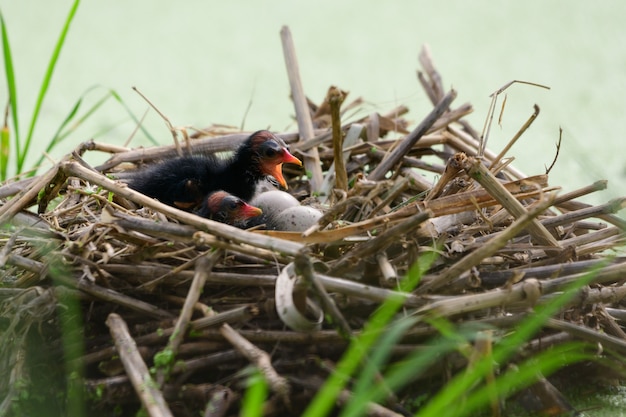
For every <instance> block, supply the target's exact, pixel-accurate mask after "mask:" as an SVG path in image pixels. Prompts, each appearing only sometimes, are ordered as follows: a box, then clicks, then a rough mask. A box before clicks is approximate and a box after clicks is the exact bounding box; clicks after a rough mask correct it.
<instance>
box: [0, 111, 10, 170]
mask: <svg viewBox="0 0 626 417" xmlns="http://www.w3.org/2000/svg"><path fill="white" fill-rule="evenodd" d="M7 110H8V109H7ZM6 116H7V115H6V113H5V118H4V126H2V130H1V131H0V181H4V180H6V179H7V167H8V166H9V152H10V151H11V132H10V131H9V126H8V120H7V117H6Z"/></svg>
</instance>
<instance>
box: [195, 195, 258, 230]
mask: <svg viewBox="0 0 626 417" xmlns="http://www.w3.org/2000/svg"><path fill="white" fill-rule="evenodd" d="M195 213H196V214H197V215H199V216H202V217H205V218H207V219H211V220H215V221H218V222H221V223H226V224H230V225H231V226H237V227H242V228H243V227H246V225H247V223H248V221H249V220H250V219H252V218H254V217H257V216H259V215H261V214H262V213H263V212H262V211H261V209H259V208H257V207H254V206H251V205H250V204H248V203H246V202H245V201H243V200H242V199H240V198H239V197H235V196H234V195H232V194H229V193H227V192H226V191H222V190H219V191H214V192H212V193H211V194H209V195H208V196H207V198H205V199H204V200H203V202H202V205H201V206H200V208H199V209H198V210H197V211H196V212H195Z"/></svg>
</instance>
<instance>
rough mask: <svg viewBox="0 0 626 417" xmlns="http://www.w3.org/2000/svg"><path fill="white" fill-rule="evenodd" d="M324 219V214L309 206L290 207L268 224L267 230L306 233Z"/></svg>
mask: <svg viewBox="0 0 626 417" xmlns="http://www.w3.org/2000/svg"><path fill="white" fill-rule="evenodd" d="M320 217H322V213H321V212H320V211H319V210H317V209H314V208H313V207H309V206H297V207H290V208H288V209H287V210H284V211H283V212H282V213H280V214H279V215H277V216H274V217H273V218H272V221H271V222H268V225H267V228H268V229H273V230H283V231H289V232H304V231H305V230H306V229H308V228H309V227H311V226H313V225H314V224H315V223H317V221H318V220H319V219H320Z"/></svg>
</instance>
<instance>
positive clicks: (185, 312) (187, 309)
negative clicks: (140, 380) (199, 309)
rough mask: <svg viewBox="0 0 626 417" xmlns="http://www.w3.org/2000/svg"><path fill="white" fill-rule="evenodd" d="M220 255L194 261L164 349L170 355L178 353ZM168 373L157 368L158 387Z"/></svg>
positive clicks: (217, 252)
mask: <svg viewBox="0 0 626 417" xmlns="http://www.w3.org/2000/svg"><path fill="white" fill-rule="evenodd" d="M222 255H223V253H222V251H221V250H218V251H216V252H213V253H212V254H210V255H208V256H203V257H201V258H199V259H197V260H196V262H195V264H196V267H195V273H194V277H193V281H192V282H191V285H190V287H189V291H188V293H187V297H186V298H185V304H184V305H183V308H182V309H181V310H180V315H179V316H178V320H176V325H175V326H174V333H173V334H172V337H170V339H169V342H168V344H167V346H166V347H165V349H164V350H165V351H168V352H171V355H172V357H176V355H177V354H178V348H179V347H180V345H181V344H182V342H183V338H184V337H185V335H186V333H187V328H188V326H189V322H190V321H191V315H192V313H193V310H194V307H195V305H196V303H197V302H198V300H199V299H200V294H201V293H202V289H203V288H204V283H205V282H206V278H207V275H208V274H209V273H210V271H211V269H212V268H213V265H214V264H215V262H217V260H218V258H219V257H221V256H222ZM168 373H169V369H164V368H162V367H161V368H159V369H158V370H157V376H156V378H157V383H158V384H159V386H160V387H162V386H163V384H164V382H165V380H166V379H167V377H168Z"/></svg>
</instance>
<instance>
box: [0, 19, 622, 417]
mask: <svg viewBox="0 0 626 417" xmlns="http://www.w3.org/2000/svg"><path fill="white" fill-rule="evenodd" d="M283 35H284V38H283V40H284V47H285V50H286V58H287V64H288V68H289V69H290V71H289V74H290V81H291V87H292V92H293V100H294V103H295V104H296V114H297V120H298V132H299V133H289V132H287V133H282V134H279V136H281V137H282V138H283V139H284V140H285V141H286V142H287V143H288V144H289V145H290V149H291V151H292V152H293V153H294V154H297V155H299V156H301V157H302V159H303V160H304V163H305V167H306V172H307V175H305V174H304V172H303V171H302V170H299V169H296V168H289V167H286V170H285V177H286V178H288V179H289V184H290V189H289V191H290V192H291V193H292V194H293V195H294V196H296V197H297V198H298V199H300V200H303V201H305V202H306V203H308V204H316V205H317V206H318V207H323V208H324V211H325V212H326V214H325V216H324V217H323V218H322V219H321V220H320V222H319V224H318V225H316V226H314V227H312V228H311V229H309V230H307V231H306V232H304V233H296V232H280V231H275V232H274V231H263V230H256V231H246V230H240V229H237V228H233V227H230V226H228V225H224V224H221V223H216V222H213V221H211V220H207V219H203V218H200V217H197V216H195V215H193V214H190V213H186V212H182V211H180V210H177V209H175V208H172V207H169V206H165V205H163V204H160V203H158V202H156V201H153V200H151V199H149V198H147V197H145V196H143V195H141V194H139V193H137V192H135V191H133V190H131V189H129V188H128V187H126V186H125V185H124V184H123V183H121V182H120V181H118V180H116V179H115V178H116V177H115V175H116V173H118V175H122V174H120V173H121V172H124V171H125V170H127V169H132V168H133V166H134V165H137V164H141V163H146V162H150V161H151V160H154V159H159V158H164V157H167V156H170V155H175V154H176V153H177V152H186V151H188V150H191V151H192V152H200V151H203V152H207V151H225V150H231V149H233V148H234V147H235V146H236V145H237V144H239V143H241V141H243V139H244V138H245V137H246V134H245V133H243V132H232V131H231V132H228V131H227V130H225V129H224V128H222V127H212V128H207V129H205V130H202V131H200V132H198V133H196V134H194V135H191V137H189V138H185V140H184V141H181V142H182V143H180V144H179V143H177V144H176V145H172V146H162V147H158V148H152V149H118V148H113V147H110V146H107V145H105V144H100V143H94V142H88V143H85V144H83V145H82V146H81V147H80V148H79V149H77V150H76V152H74V153H73V154H71V155H68V156H67V157H66V158H64V159H63V160H62V161H60V162H59V163H58V164H56V165H55V166H54V167H53V168H52V169H50V170H49V171H48V172H46V173H44V174H41V175H38V176H36V177H34V178H29V179H25V180H22V181H18V182H13V183H7V184H5V185H4V186H2V187H1V188H0V198H1V199H2V200H1V201H2V205H1V206H0V223H2V224H9V225H10V226H9V227H5V228H3V229H2V231H1V232H0V233H1V235H0V239H1V241H2V248H1V250H0V265H1V266H2V269H1V270H0V271H1V272H0V274H1V275H2V283H1V288H0V311H1V312H2V314H1V316H2V330H1V332H0V339H1V343H0V349H1V354H0V358H1V359H0V375H4V376H5V377H4V378H0V392H1V393H2V395H3V399H5V403H6V399H11V398H13V397H14V396H15V395H17V391H16V388H15V387H16V384H17V383H18V382H19V381H22V380H28V379H33V378H35V376H34V375H33V372H37V371H36V370H35V369H33V368H32V367H29V366H28V363H29V359H30V356H29V355H34V353H33V351H35V350H36V348H35V347H33V346H32V345H29V343H33V342H32V341H33V340H41V342H39V343H45V345H46V350H49V352H50V357H55V358H57V360H58V364H55V365H59V366H62V365H63V364H62V362H63V361H62V360H61V358H63V357H64V354H63V352H64V351H66V352H67V351H68V349H70V347H71V346H70V347H68V342H67V340H66V339H64V338H63V337H62V336H61V332H60V330H59V326H60V324H59V322H58V318H57V317H58V316H57V313H56V312H57V311H58V309H60V308H61V309H63V308H65V307H64V302H63V300H68V299H70V298H71V297H76V298H77V299H79V300H80V302H79V306H80V309H79V310H78V313H77V315H78V316H80V320H77V322H82V323H83V325H82V326H81V327H80V329H74V332H77V333H78V334H79V337H78V338H79V339H82V340H83V341H84V343H85V348H84V349H85V350H84V352H82V353H79V357H77V358H74V359H73V362H72V363H73V364H78V363H80V364H83V365H84V367H85V374H84V379H81V380H80V384H81V386H82V387H85V388H86V389H87V391H89V392H90V393H91V394H92V395H93V399H92V400H91V401H92V404H93V405H94V407H95V408H99V409H101V410H112V409H113V408H114V407H115V406H118V407H121V408H122V409H123V410H135V409H136V408H137V407H138V406H139V405H140V402H143V404H144V406H145V407H146V408H147V410H148V412H149V413H150V414H151V415H168V414H167V413H168V409H170V410H173V413H174V414H175V415H199V410H205V411H204V412H205V415H235V414H236V411H235V410H236V409H237V407H238V406H237V404H239V400H240V399H241V395H242V393H243V390H244V385H243V384H242V381H245V379H246V378H247V373H246V371H245V370H246V369H247V368H248V367H249V365H250V364H254V365H257V366H258V368H259V369H260V370H261V372H262V373H263V374H264V375H265V376H266V378H267V380H268V381H269V386H270V391H271V395H270V397H269V400H268V402H267V404H266V413H267V414H268V415H285V414H288V412H287V411H286V409H288V408H289V407H291V410H292V412H291V413H292V414H293V415H298V414H299V411H296V410H301V409H302V408H303V407H304V406H305V405H306V404H307V403H308V402H309V401H310V398H311V396H312V395H313V394H314V392H315V391H316V390H317V389H318V387H319V385H320V384H321V383H322V382H323V381H324V379H325V378H326V377H327V375H328V373H329V369H331V368H332V367H333V364H334V363H336V361H337V360H338V359H339V358H340V356H341V354H342V353H343V352H344V350H345V348H346V346H347V344H348V339H349V338H348V337H347V334H349V333H353V334H358V333H359V331H360V330H361V329H362V327H363V324H364V322H365V321H366V320H367V319H368V317H370V315H371V313H372V312H373V311H374V310H375V309H376V308H377V307H378V306H379V305H380V304H381V303H383V302H384V300H386V299H387V298H389V297H390V295H392V294H400V296H401V297H403V299H404V310H403V312H404V314H413V315H418V316H424V317H429V316H437V317H446V318H448V319H449V320H450V321H451V322H453V323H461V322H468V321H475V322H477V323H480V324H482V325H485V326H487V325H488V326H491V328H493V329H495V330H496V331H500V330H502V331H507V330H509V329H512V328H514V326H515V325H516V323H517V322H518V321H519V320H520V319H521V317H523V316H524V315H525V313H526V312H527V311H528V309H529V307H532V306H533V305H535V304H537V303H543V302H545V301H546V300H548V299H550V297H551V295H553V294H555V293H557V292H559V291H562V290H563V288H565V286H567V285H568V284H570V283H571V282H574V281H576V280H577V279H578V278H579V277H580V276H581V275H583V274H585V273H586V271H588V270H590V269H591V268H594V267H596V268H598V273H597V274H596V275H595V276H594V277H593V279H592V281H591V283H590V285H588V286H586V287H584V288H581V289H580V291H579V292H578V293H577V295H576V297H575V298H574V299H573V300H572V301H571V303H570V304H569V305H568V308H567V309H566V310H564V311H563V312H562V314H561V315H559V316H556V317H554V318H553V319H551V320H550V321H549V322H548V323H547V324H546V326H545V328H544V329H543V331H542V332H541V333H540V334H539V335H537V338H536V339H535V340H533V341H532V342H531V343H530V344H529V345H528V346H527V350H528V351H529V352H532V351H534V350H537V351H539V350H542V349H546V348H548V347H549V346H551V345H553V344H558V343H561V342H563V341H566V340H574V339H581V338H582V339H584V340H590V341H593V342H595V343H598V344H600V345H601V346H603V347H604V349H605V350H607V351H609V352H611V353H610V354H608V356H609V357H611V355H612V354H615V355H624V354H626V338H625V334H624V332H623V330H622V327H621V324H620V323H621V320H623V319H625V316H626V309H625V307H624V305H623V304H622V303H621V300H622V298H623V297H624V296H625V295H626V287H624V286H623V285H622V283H623V282H624V277H625V273H626V264H625V263H624V258H622V257H620V256H611V257H609V256H608V254H612V253H614V252H613V251H612V249H615V248H618V247H619V246H620V245H623V243H624V221H623V220H621V219H620V218H619V217H617V216H615V215H614V213H615V212H616V211H617V210H619V209H621V208H622V206H623V204H624V199H618V200H613V201H611V202H609V203H607V204H603V205H600V206H590V205H587V204H584V203H582V202H579V201H577V199H578V198H580V197H581V196H583V195H585V194H588V193H591V192H593V191H596V190H599V189H602V188H603V187H605V186H606V182H598V183H596V184H593V185H591V186H590V187H587V188H584V189H580V190H575V191H572V192H568V193H563V192H559V191H560V188H559V187H556V186H554V185H550V184H549V181H548V180H549V177H548V175H547V174H542V175H535V176H530V177H528V176H526V175H524V174H522V173H521V172H519V171H518V170H516V169H514V168H513V166H512V165H510V164H509V163H508V160H507V159H505V158H504V157H503V155H497V154H496V153H494V152H491V151H489V150H488V149H482V146H481V141H480V139H479V137H480V135H479V134H477V133H476V132H475V130H474V129H472V127H471V126H469V124H468V123H467V122H466V121H465V120H464V116H465V115H467V114H468V113H469V112H471V106H470V105H468V104H464V105H460V106H458V107H456V106H454V99H455V97H456V93H455V92H454V91H449V92H447V93H446V92H445V90H444V89H443V87H442V83H441V78H440V77H439V75H438V74H437V72H436V71H435V69H434V68H433V66H432V63H431V62H430V59H429V56H428V53H427V51H424V52H422V54H421V56H420V61H421V63H422V66H423V68H424V71H423V72H420V74H419V79H420V81H421V83H422V85H423V87H424V89H425V91H426V93H427V94H428V97H429V98H430V99H431V101H432V103H433V110H432V112H431V113H430V114H428V115H427V116H426V117H425V118H424V119H423V120H422V121H421V122H420V123H419V124H418V125H417V127H415V128H411V129H410V130H409V123H408V122H407V121H406V120H405V119H404V118H403V115H404V114H405V113H406V111H407V109H406V108H404V107H399V108H394V109H390V110H389V111H388V112H386V113H385V114H378V113H373V114H370V115H368V116H367V117H365V118H361V119H359V120H352V121H350V122H349V123H347V122H345V121H344V122H343V124H340V120H341V119H348V115H349V114H352V113H353V110H354V109H358V108H359V106H360V103H361V101H360V100H355V101H353V102H348V101H345V102H344V103H343V104H342V102H343V101H344V99H346V98H347V97H346V95H345V93H344V92H342V91H340V90H338V89H336V88H331V89H330V90H329V93H328V96H327V98H326V100H325V101H324V102H323V103H321V104H320V105H316V104H314V103H312V102H310V101H308V100H307V99H306V98H305V96H304V94H303V92H302V88H301V86H300V85H299V81H298V74H297V65H295V64H294V60H295V55H294V54H293V51H292V49H291V46H290V40H289V36H288V33H287V32H284V33H283ZM520 133H523V130H522V131H521V132H520ZM525 140H531V139H528V138H526V139H525ZM85 152H107V153H110V154H111V156H110V159H109V160H108V161H107V162H106V163H104V164H103V165H101V166H99V167H95V168H93V167H90V166H88V165H87V164H86V163H85V162H84V161H83V159H82V156H83V155H84V153H85ZM437 161H439V162H437ZM557 163H558V161H557ZM433 174H436V177H437V178H438V180H437V181H436V182H435V183H431V182H430V179H431V178H435V175H433ZM31 208H36V211H37V212H38V214H37V215H36V214H33V213H32V211H28V209H31ZM428 253H436V254H437V257H436V259H435V261H434V262H433V263H432V265H430V267H429V269H428V270H427V271H423V272H424V274H423V277H422V279H421V281H420V283H419V284H418V286H417V287H416V288H415V289H414V290H413V291H411V292H408V293H403V292H400V291H399V288H400V286H401V285H402V284H401V282H402V280H403V277H405V276H406V274H407V272H408V271H409V268H410V267H411V266H412V265H413V264H414V263H415V261H416V260H417V259H418V258H419V257H420V256H421V255H423V254H428ZM295 277H298V279H297V280H296V279H295ZM277 305H278V312H279V313H280V314H277ZM434 333H435V330H434V329H433V328H432V327H431V326H429V325H428V324H427V323H426V322H424V321H419V322H418V323H417V324H416V325H415V326H414V327H413V328H411V329H410V330H409V331H408V332H407V333H406V335H405V336H404V337H403V338H402V339H401V343H400V344H398V345H397V346H396V348H395V350H394V355H395V356H397V357H400V356H402V355H404V354H405V353H406V352H410V351H412V350H414V349H418V348H419V347H420V345H421V344H422V343H423V342H424V341H425V340H427V339H428V338H429V337H430V336H431V335H433V334H434ZM33 334H35V335H39V336H33ZM37 337H39V339H37ZM79 352H80V351H79ZM159 352H161V353H162V354H161V356H157V357H160V358H163V352H166V353H168V354H169V355H170V356H169V357H172V358H175V362H168V361H167V360H165V362H164V364H161V366H160V367H157V368H156V369H157V371H156V372H155V373H152V374H150V373H149V371H148V368H149V367H153V366H154V365H155V364H154V357H155V354H157V353H159ZM166 359H167V355H166ZM33 360H34V359H33ZM466 365H467V358H464V357H462V356H460V355H451V356H450V357H449V358H448V360H446V361H443V360H442V361H441V363H435V364H433V365H432V368H431V369H430V371H429V372H428V373H426V374H424V375H423V376H422V377H421V378H423V379H428V378H432V377H433V375H441V374H445V373H449V372H452V373H454V372H457V371H458V370H460V369H463V368H464V367H465V366H466ZM47 366H49V367H50V369H53V370H55V369H56V371H57V372H62V371H61V368H54V366H53V365H47ZM51 372H52V371H51ZM148 375H151V376H150V377H151V378H153V379H154V381H155V383H154V384H152V385H149V386H148V387H146V385H145V384H143V382H142V381H146V380H147V378H148ZM142 384H143V385H142ZM133 387H134V389H133ZM142 387H143V388H142ZM415 395H417V393H416V392H415V389H412V390H406V391H403V392H399V393H397V398H395V400H394V401H395V402H394V401H391V400H390V401H388V402H387V403H386V404H385V406H386V407H387V408H383V407H380V408H376V409H374V408H372V409H371V413H372V414H377V415H396V413H398V412H401V411H398V410H401V409H402V405H403V404H406V403H409V402H410V398H411V396H415ZM5 403H3V407H6V404H5ZM207 404H210V406H207ZM5 410H6V408H5ZM209 410H212V411H209ZM216 410H217V411H216ZM220 410H222V411H223V414H220V413H219V412H220ZM374 410H375V411H374ZM392 410H395V411H392ZM211 413H212V414H211ZM105 414H106V411H105Z"/></svg>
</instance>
